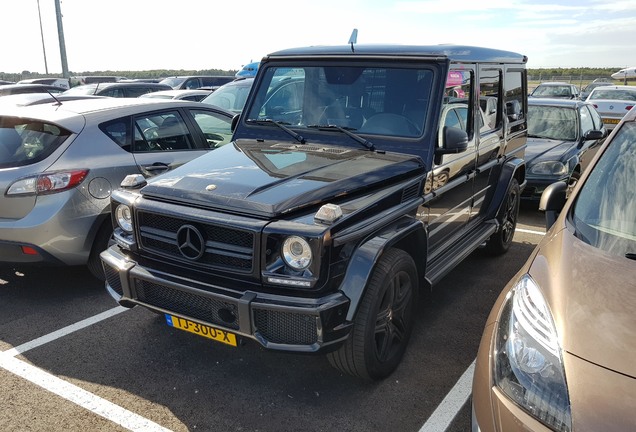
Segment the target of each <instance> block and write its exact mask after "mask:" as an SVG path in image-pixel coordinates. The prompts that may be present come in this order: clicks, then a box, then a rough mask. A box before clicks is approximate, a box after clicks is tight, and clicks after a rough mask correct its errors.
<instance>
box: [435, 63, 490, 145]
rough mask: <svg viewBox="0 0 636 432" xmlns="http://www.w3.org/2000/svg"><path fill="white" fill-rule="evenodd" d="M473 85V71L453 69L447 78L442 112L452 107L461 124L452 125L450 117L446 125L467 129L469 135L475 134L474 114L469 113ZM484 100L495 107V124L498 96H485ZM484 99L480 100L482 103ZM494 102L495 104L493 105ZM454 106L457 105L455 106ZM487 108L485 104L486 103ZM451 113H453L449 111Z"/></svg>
mask: <svg viewBox="0 0 636 432" xmlns="http://www.w3.org/2000/svg"><path fill="white" fill-rule="evenodd" d="M472 86H473V73H472V72H471V71H467V70H451V71H450V72H449V73H448V77H447V78H446V91H445V97H444V102H445V104H444V107H443V110H442V112H444V110H447V109H452V111H453V112H454V113H455V115H456V116H457V117H459V124H457V125H452V124H449V123H448V122H449V121H451V120H450V119H448V118H447V119H446V121H445V123H444V125H445V126H453V127H457V128H459V129H462V130H464V131H466V133H467V134H468V136H469V137H472V135H473V125H472V117H473V116H472V115H469V107H470V95H471V94H472ZM483 101H484V102H488V105H489V108H491V109H494V111H493V113H492V114H494V118H493V124H494V122H495V120H496V116H497V108H496V105H497V101H496V98H494V101H493V98H491V97H484V99H483ZM481 103H482V101H481V100H480V104H481ZM493 103H494V106H493ZM453 106H456V107H454V108H453ZM484 108H485V105H484ZM449 114H451V113H450V112H449Z"/></svg>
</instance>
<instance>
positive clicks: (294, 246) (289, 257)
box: [282, 236, 312, 271]
mask: <svg viewBox="0 0 636 432" xmlns="http://www.w3.org/2000/svg"><path fill="white" fill-rule="evenodd" d="M282 256H283V259H284V260H285V263H286V264H287V265H288V266H290V267H291V268H292V269H294V270H297V271H300V270H304V269H306V268H307V267H309V266H310V265H311V260H312V252H311V247H310V246H309V243H307V240H305V239H304V238H302V237H298V236H290V237H287V238H286V239H285V241H284V242H283V249H282Z"/></svg>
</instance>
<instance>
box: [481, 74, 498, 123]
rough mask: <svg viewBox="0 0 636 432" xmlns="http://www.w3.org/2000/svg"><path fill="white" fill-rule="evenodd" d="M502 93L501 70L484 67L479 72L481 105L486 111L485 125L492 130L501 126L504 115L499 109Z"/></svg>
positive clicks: (484, 111) (483, 110)
mask: <svg viewBox="0 0 636 432" xmlns="http://www.w3.org/2000/svg"><path fill="white" fill-rule="evenodd" d="M501 93H502V91H501V71H500V70H498V69H496V70H485V69H482V70H481V71H480V72H479V107H480V108H481V110H482V112H483V113H484V119H485V126H486V127H487V128H488V129H491V130H492V129H499V128H501V124H502V116H501V113H500V110H499V95H501Z"/></svg>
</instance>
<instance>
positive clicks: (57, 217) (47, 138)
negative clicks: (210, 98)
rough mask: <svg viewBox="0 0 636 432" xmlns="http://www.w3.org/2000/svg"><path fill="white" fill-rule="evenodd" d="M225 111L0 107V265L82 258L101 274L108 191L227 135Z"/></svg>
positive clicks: (116, 101)
mask: <svg viewBox="0 0 636 432" xmlns="http://www.w3.org/2000/svg"><path fill="white" fill-rule="evenodd" d="M232 117H233V114H232V113H230V112H228V111H225V110H222V109H219V108H216V107H212V106H208V105H202V104H201V103H199V102H188V101H176V100H167V101H162V100H152V99H125V98H104V99H96V100H73V101H65V102H61V103H57V102H56V103H47V104H41V105H35V106H21V107H16V106H12V107H11V106H6V107H0V189H1V190H2V194H0V263H40V264H45V263H47V264H49V263H50V264H62V265H85V264H87V265H88V267H89V269H90V270H91V272H92V273H93V274H94V275H95V276H96V277H98V278H100V279H103V278H104V276H103V270H102V267H101V262H100V260H99V252H101V251H102V250H103V249H105V248H106V247H107V245H108V242H109V240H110V238H111V234H112V226H111V222H110V218H109V214H110V200H109V198H110V194H111V191H112V190H113V188H117V187H118V186H119V184H120V182H121V180H122V179H123V178H124V177H125V176H126V175H127V174H134V173H141V174H143V175H144V176H146V177H149V176H153V175H157V174H161V173H163V172H166V171H168V170H170V169H172V168H175V167H177V166H179V165H182V164H184V163H186V162H188V161H190V160H192V159H194V158H196V157H198V156H200V155H202V154H204V153H207V152H208V151H210V150H213V149H215V148H217V147H219V146H222V145H223V144H225V143H227V142H229V141H230V140H231V136H232V132H231V122H232Z"/></svg>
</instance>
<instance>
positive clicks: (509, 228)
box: [486, 179, 521, 255]
mask: <svg viewBox="0 0 636 432" xmlns="http://www.w3.org/2000/svg"><path fill="white" fill-rule="evenodd" d="M520 201H521V191H520V190H519V182H518V181H517V179H512V180H511V181H510V185H509V186H508V191H507V192H506V200H505V202H504V203H503V205H502V207H501V210H500V211H499V216H498V217H497V219H499V222H500V223H501V226H500V227H499V229H498V230H497V232H495V233H494V234H493V235H491V236H490V238H489V239H488V242H487V243H486V251H487V252H488V253H490V254H491V255H501V254H503V253H505V252H506V251H508V249H509V248H510V245H511V244H512V238H513V237H514V235H515V229H516V228H517V219H518V217H519V204H520Z"/></svg>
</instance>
